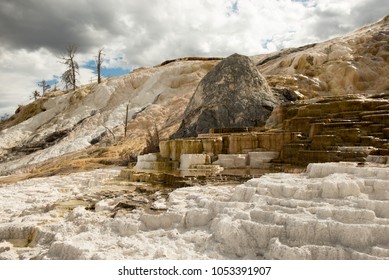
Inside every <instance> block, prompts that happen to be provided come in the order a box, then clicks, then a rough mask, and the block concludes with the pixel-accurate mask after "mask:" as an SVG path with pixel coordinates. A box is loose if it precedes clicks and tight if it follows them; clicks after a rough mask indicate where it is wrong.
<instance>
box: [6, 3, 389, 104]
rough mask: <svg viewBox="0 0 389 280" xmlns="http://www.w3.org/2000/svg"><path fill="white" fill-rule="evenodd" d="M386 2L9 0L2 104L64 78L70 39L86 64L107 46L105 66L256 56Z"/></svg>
mask: <svg viewBox="0 0 389 280" xmlns="http://www.w3.org/2000/svg"><path fill="white" fill-rule="evenodd" d="M76 3H77V4H76ZM386 4H387V3H386V1H385V0H354V1H336V0H302V1H298V0H294V1H292V0H273V1H271V0H269V1H256V0H199V1H189V0H187V1H186V0H165V1H159V0H142V1H125V0H117V1H107V0H85V1H80V2H75V4H72V5H69V1H68V0H57V1H55V2H54V1H51V0H40V1H32V0H26V1H15V0H2V2H0V42H2V43H1V44H2V45H0V97H1V101H2V102H0V107H5V105H4V104H10V103H14V104H17V103H25V102H27V101H28V96H29V95H30V93H31V92H32V91H33V90H34V89H35V88H36V82H37V81H38V80H40V79H42V78H43V79H51V78H52V77H53V75H58V76H60V75H61V73H62V72H63V70H64V69H63V65H61V64H59V63H57V61H58V59H57V57H56V56H57V55H58V54H59V53H62V52H63V50H64V49H65V47H66V45H68V44H70V43H74V44H76V45H78V47H79V52H78V56H77V58H78V60H79V64H80V65H82V64H83V63H86V62H87V61H90V60H93V59H94V57H95V56H96V55H97V51H98V50H99V49H100V48H102V47H103V48H104V53H105V61H104V64H103V66H104V67H122V68H131V66H133V65H136V66H146V65H155V64H158V63H160V62H162V61H164V60H166V59H172V58H175V57H183V56H227V55H229V54H231V53H234V52H238V53H242V54H246V55H254V54H260V53H264V52H269V51H274V50H276V49H280V48H284V47H292V46H299V45H303V44H308V43H312V42H315V41H321V40H325V39H328V38H330V37H333V36H336V35H340V34H342V33H345V32H349V31H351V30H353V29H355V28H357V27H359V26H361V25H363V24H366V23H369V22H373V21H376V20H378V19H379V18H381V17H383V16H384V14H385V12H386V11H385V10H384V9H383V8H382V7H386ZM80 74H81V77H80V81H81V82H82V83H85V82H87V81H89V80H90V77H91V76H93V73H92V71H91V70H88V69H81V70H80ZM7 106H8V105H7ZM15 106H16V105H15ZM8 110H9V109H8Z"/></svg>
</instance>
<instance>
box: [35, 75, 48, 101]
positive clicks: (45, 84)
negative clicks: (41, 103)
mask: <svg viewBox="0 0 389 280" xmlns="http://www.w3.org/2000/svg"><path fill="white" fill-rule="evenodd" d="M38 86H39V87H41V88H42V96H43V95H45V93H46V90H49V89H50V87H51V86H50V85H49V84H48V83H47V82H46V80H43V79H42V81H40V82H38ZM35 100H36V99H35Z"/></svg>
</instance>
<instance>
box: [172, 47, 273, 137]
mask: <svg viewBox="0 0 389 280" xmlns="http://www.w3.org/2000/svg"><path fill="white" fill-rule="evenodd" d="M277 103H278V101H277V99H276V98H275V96H274V95H273V93H272V91H271V89H270V87H269V86H268V84H267V82H266V80H265V78H264V77H263V76H262V75H261V74H260V73H259V72H258V70H257V69H256V67H255V65H254V64H253V63H252V62H251V60H250V59H249V58H248V57H246V56H242V55H239V54H233V55H231V56H229V57H227V58H226V59H224V60H223V61H222V62H220V63H219V64H218V65H217V66H215V68H214V69H212V70H211V71H210V72H209V73H208V74H207V75H206V76H205V77H204V78H203V79H202V80H201V82H200V83H199V85H198V87H197V89H196V91H195V93H194V95H193V97H192V99H191V101H190V102H189V105H188V107H187V108H186V110H185V114H184V120H183V122H182V123H181V126H180V128H179V130H178V131H177V132H176V133H175V134H174V135H173V138H181V137H193V136H197V135H198V134H201V133H208V131H209V129H210V128H229V127H253V126H258V125H260V124H261V123H263V122H265V121H266V120H267V118H268V117H269V116H270V113H271V112H272V110H273V108H274V106H275V105H276V104H277Z"/></svg>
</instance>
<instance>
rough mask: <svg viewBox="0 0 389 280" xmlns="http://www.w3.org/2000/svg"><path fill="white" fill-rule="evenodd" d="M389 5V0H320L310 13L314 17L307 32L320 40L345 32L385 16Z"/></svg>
mask: <svg viewBox="0 0 389 280" xmlns="http://www.w3.org/2000/svg"><path fill="white" fill-rule="evenodd" d="M318 2H319V1H318ZM321 4H324V5H321ZM387 7H388V3H387V0H359V1H355V2H354V3H353V2H350V3H346V4H344V2H342V1H334V2H333V3H332V4H331V3H329V4H327V3H326V1H320V4H319V5H317V6H315V7H314V9H313V10H311V11H310V15H308V17H309V16H312V17H313V19H311V25H310V26H307V31H306V33H307V34H312V35H314V36H316V37H317V38H319V39H320V40H325V39H328V38H330V37H334V36H338V35H341V34H345V33H347V32H351V31H353V30H355V28H356V27H360V26H363V25H366V24H369V23H373V22H375V21H377V20H379V19H380V18H382V17H384V16H385V15H386V14H387V13H388V9H387Z"/></svg>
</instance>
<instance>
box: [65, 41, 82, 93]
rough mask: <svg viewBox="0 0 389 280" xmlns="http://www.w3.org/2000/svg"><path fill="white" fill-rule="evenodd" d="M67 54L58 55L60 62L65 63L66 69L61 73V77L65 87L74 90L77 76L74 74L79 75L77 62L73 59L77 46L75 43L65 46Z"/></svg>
mask: <svg viewBox="0 0 389 280" xmlns="http://www.w3.org/2000/svg"><path fill="white" fill-rule="evenodd" d="M66 51H67V54H66V56H65V55H63V56H61V57H60V59H61V61H60V62H61V63H62V64H65V65H66V71H65V72H64V73H63V74H62V76H61V79H62V81H63V82H64V83H65V87H66V88H69V87H70V88H72V89H73V90H76V87H77V85H76V83H77V78H76V75H79V72H78V69H79V67H78V63H77V61H76V60H75V58H74V56H75V54H76V51H77V47H76V46H75V45H69V46H68V47H67V48H66Z"/></svg>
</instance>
